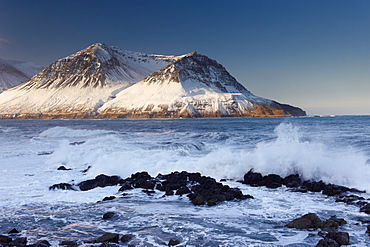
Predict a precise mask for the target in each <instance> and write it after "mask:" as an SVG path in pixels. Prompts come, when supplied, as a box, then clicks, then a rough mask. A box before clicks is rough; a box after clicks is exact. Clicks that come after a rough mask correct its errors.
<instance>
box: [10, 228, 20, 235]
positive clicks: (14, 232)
mask: <svg viewBox="0 0 370 247" xmlns="http://www.w3.org/2000/svg"><path fill="white" fill-rule="evenodd" d="M16 233H19V231H18V230H17V229H15V228H13V229H12V230H10V231H9V232H8V234H16Z"/></svg>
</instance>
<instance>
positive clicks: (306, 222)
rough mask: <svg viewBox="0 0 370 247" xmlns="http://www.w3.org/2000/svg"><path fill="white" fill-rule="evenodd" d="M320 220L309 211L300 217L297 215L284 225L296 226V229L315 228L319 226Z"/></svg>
mask: <svg viewBox="0 0 370 247" xmlns="http://www.w3.org/2000/svg"><path fill="white" fill-rule="evenodd" d="M321 224H322V221H321V220H320V218H319V217H318V216H317V215H316V214H314V213H309V214H305V215H303V216H302V217H299V218H297V219H295V220H293V221H291V222H289V223H288V224H287V225H286V227H289V228H296V229H301V230H302V229H312V228H313V229H317V228H320V226H321Z"/></svg>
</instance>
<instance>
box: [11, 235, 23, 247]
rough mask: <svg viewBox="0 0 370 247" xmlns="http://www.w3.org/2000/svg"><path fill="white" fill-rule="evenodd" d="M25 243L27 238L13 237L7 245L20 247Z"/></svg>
mask: <svg viewBox="0 0 370 247" xmlns="http://www.w3.org/2000/svg"><path fill="white" fill-rule="evenodd" d="M26 245H27V238H26V237H22V238H16V239H14V240H13V241H12V242H11V243H10V244H9V246H16V247H18V246H19V247H21V246H26Z"/></svg>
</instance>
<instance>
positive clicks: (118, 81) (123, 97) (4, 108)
mask: <svg viewBox="0 0 370 247" xmlns="http://www.w3.org/2000/svg"><path fill="white" fill-rule="evenodd" d="M303 115H305V112H304V111H303V110H301V109H300V108H297V107H293V106H290V105H286V104H280V103H278V102H275V101H272V100H268V99H264V98H261V97H258V96H255V95H253V94H252V93H251V92H250V91H248V90H247V89H246V88H245V87H244V86H243V85H241V84H240V83H239V82H238V81H237V80H236V79H235V78H234V77H233V76H232V75H230V74H229V72H228V71H227V70H226V69H225V68H224V67H223V66H222V65H221V64H219V63H218V62H217V61H215V60H212V59H210V58H208V57H207V56H205V55H202V54H199V53H197V52H191V53H188V54H185V55H182V56H165V55H153V54H145V53H140V52H131V51H126V50H122V49H120V48H117V47H112V46H107V45H105V44H102V43H97V44H93V45H91V46H89V47H87V48H85V49H83V50H81V51H79V52H77V53H75V54H72V55H70V56H67V57H65V58H62V59H59V60H57V61H55V62H54V63H52V64H51V65H49V66H48V67H47V68H45V69H44V70H42V71H41V72H40V73H39V74H37V75H35V76H34V77H32V78H31V79H30V80H29V81H27V82H25V83H23V84H21V85H19V86H16V87H14V88H12V89H9V90H7V91H5V92H4V93H2V94H0V118H21V119H22V118H36V119H39V118H121V117H130V118H146V117H160V118H163V117H165V118H168V117H171V118H179V117H248V116H249V117H250V116H303Z"/></svg>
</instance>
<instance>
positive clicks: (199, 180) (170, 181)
mask: <svg viewBox="0 0 370 247" xmlns="http://www.w3.org/2000/svg"><path fill="white" fill-rule="evenodd" d="M58 170H61V171H69V170H70V169H68V168H65V167H59V168H58ZM85 172H86V170H85ZM238 182H240V183H243V184H247V185H249V186H254V187H256V186H265V187H267V188H270V189H276V188H279V187H282V186H286V187H287V188H290V189H289V191H291V192H292V193H307V192H314V193H322V194H324V195H327V196H331V197H335V198H336V202H339V203H340V202H342V203H346V204H350V205H355V206H358V207H359V210H360V212H364V213H366V214H370V203H369V199H365V198H364V197H362V196H361V194H362V193H365V191H360V190H357V189H353V188H348V187H344V186H339V185H335V184H330V183H329V184H326V183H324V182H323V181H312V180H308V181H304V180H303V179H302V178H301V177H300V176H299V175H298V174H292V175H289V176H287V177H285V178H282V177H281V176H279V175H276V174H269V175H266V176H263V175H262V174H260V173H257V172H254V171H253V170H250V171H249V172H248V173H246V174H245V175H244V177H243V180H241V181H238ZM106 186H120V188H119V190H118V193H123V194H122V195H123V196H124V194H125V193H124V192H125V191H127V190H132V189H135V188H136V189H137V188H140V189H142V191H143V193H147V194H148V195H150V194H152V193H157V192H158V191H160V192H163V196H164V197H165V196H172V195H179V196H184V195H186V196H187V197H188V198H189V200H190V201H191V203H192V204H193V205H195V206H201V205H207V206H216V205H217V204H220V203H222V202H224V201H240V200H246V199H253V197H252V196H250V195H244V194H243V193H242V191H241V190H240V189H239V188H230V187H229V186H228V185H223V184H222V183H221V182H217V181H216V179H214V178H211V177H207V176H202V175H201V174H200V173H190V172H186V171H182V172H172V173H170V174H165V175H162V174H159V175H157V176H156V177H152V176H150V175H149V174H148V173H147V172H145V171H143V172H138V173H135V174H132V175H131V176H130V177H128V178H125V179H122V178H121V177H119V176H108V175H104V174H101V175H98V176H96V177H95V178H94V179H89V180H86V181H83V182H80V183H78V184H70V183H59V184H54V185H52V186H50V188H49V189H50V190H56V189H62V190H81V191H87V190H91V189H94V188H97V187H106ZM114 199H116V196H107V197H105V198H103V199H102V201H109V200H114ZM114 216H115V212H106V213H104V214H103V215H102V219H103V220H109V219H111V218H113V217H114ZM364 223H369V222H364ZM345 224H347V222H346V220H345V219H341V218H337V217H335V216H333V217H331V218H329V219H327V220H321V219H320V218H319V217H318V216H317V215H316V214H314V213H307V214H305V215H303V216H302V217H299V218H296V219H293V220H292V221H290V222H288V223H287V224H286V225H285V226H284V227H288V228H294V229H298V230H310V231H311V230H316V231H318V233H317V234H318V235H319V236H321V237H322V239H321V240H320V241H319V242H318V243H317V245H316V246H318V247H325V246H329V247H336V246H342V245H349V244H350V236H349V234H348V233H347V232H344V231H341V227H342V226H343V225H345ZM364 232H366V233H370V225H368V226H367V228H366V229H364ZM132 238H133V235H130V234H126V235H119V234H117V233H110V232H106V233H104V234H103V235H101V236H98V237H96V238H95V239H92V240H90V241H80V240H78V241H73V240H71V241H62V242H60V243H59V246H81V245H84V246H91V247H93V246H121V245H122V244H124V245H125V246H134V245H133V244H130V240H131V239H132ZM27 242H28V241H27V237H25V236H23V235H22V233H21V232H19V231H18V230H17V229H12V230H11V231H9V232H8V233H6V234H4V235H0V246H4V247H8V246H16V247H45V246H51V245H50V243H49V242H48V241H47V240H39V241H37V242H36V243H33V244H28V243H27ZM167 245H168V246H175V245H181V241H180V240H178V239H169V240H168V243H167Z"/></svg>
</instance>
